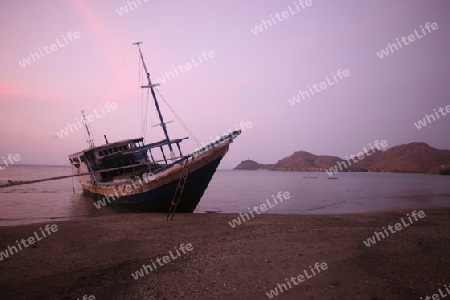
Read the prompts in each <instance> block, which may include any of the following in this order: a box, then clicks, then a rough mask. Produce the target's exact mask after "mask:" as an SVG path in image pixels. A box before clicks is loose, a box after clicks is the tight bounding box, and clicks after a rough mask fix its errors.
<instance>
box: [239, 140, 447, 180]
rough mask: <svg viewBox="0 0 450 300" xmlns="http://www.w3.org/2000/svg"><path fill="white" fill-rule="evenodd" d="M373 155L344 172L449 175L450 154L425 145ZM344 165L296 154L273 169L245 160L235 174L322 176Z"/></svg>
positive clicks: (332, 158) (334, 159)
mask: <svg viewBox="0 0 450 300" xmlns="http://www.w3.org/2000/svg"><path fill="white" fill-rule="evenodd" d="M370 154H371V155H370V156H367V155H365V156H364V159H362V160H358V162H357V163H354V162H352V163H351V166H350V164H349V165H348V166H347V168H343V169H344V170H342V171H347V172H368V171H370V172H401V173H433V174H450V150H440V149H436V148H433V147H430V146H429V145H428V144H426V143H410V144H406V145H399V146H395V147H392V148H390V149H388V150H386V151H376V152H374V153H370ZM355 155H356V153H355ZM355 160H357V159H355ZM341 161H344V162H345V160H343V159H342V158H339V157H337V156H326V155H315V154H312V153H309V152H305V151H297V152H294V153H293V154H292V155H290V156H288V157H285V158H283V159H281V160H279V161H278V162H277V163H275V164H273V165H271V164H259V163H257V162H256V161H253V160H245V161H242V162H241V163H240V164H239V165H238V166H237V167H236V168H234V170H271V171H322V172H323V171H325V170H328V169H329V168H332V167H335V166H336V164H337V162H341ZM339 171H341V170H339ZM342 171H341V172H342Z"/></svg>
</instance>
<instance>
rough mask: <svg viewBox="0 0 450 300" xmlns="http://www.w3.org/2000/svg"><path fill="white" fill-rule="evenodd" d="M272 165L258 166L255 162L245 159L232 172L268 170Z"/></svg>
mask: <svg viewBox="0 0 450 300" xmlns="http://www.w3.org/2000/svg"><path fill="white" fill-rule="evenodd" d="M272 166H273V165H262V164H258V163H257V162H256V161H253V160H250V159H247V160H243V161H242V162H241V163H240V164H238V165H237V166H236V167H235V168H234V169H233V170H253V171H254V170H270V169H271V168H272Z"/></svg>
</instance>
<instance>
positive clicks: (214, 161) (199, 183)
mask: <svg viewBox="0 0 450 300" xmlns="http://www.w3.org/2000/svg"><path fill="white" fill-rule="evenodd" d="M229 144H230V141H225V142H223V143H221V144H219V145H217V146H216V147H215V148H212V149H209V150H208V151H206V152H205V153H203V154H200V155H198V156H197V157H194V158H190V159H189V160H188V161H183V162H181V163H180V164H176V165H174V166H172V167H170V168H169V169H167V170H164V171H162V172H159V173H157V174H156V175H154V176H152V177H149V180H148V181H140V182H139V183H138V182H135V183H134V185H133V184H131V183H128V184H126V183H116V184H109V185H104V184H100V185H99V184H92V183H90V182H80V183H81V185H82V187H83V190H84V191H85V192H86V193H87V194H89V195H92V196H93V197H94V198H96V199H97V200H103V201H104V203H105V205H108V206H109V205H113V204H121V206H123V205H125V206H130V207H131V206H133V207H136V208H139V210H143V211H151V212H168V211H169V208H170V205H171V202H172V200H173V198H174V194H175V190H176V187H177V185H178V182H179V180H180V176H181V172H182V171H183V169H184V167H186V164H187V166H188V168H189V169H188V170H189V175H188V177H187V180H186V183H185V187H184V191H183V194H182V196H181V199H180V203H179V205H178V207H177V212H185V213H191V212H194V210H195V208H196V207H197V205H198V203H199V201H200V199H201V197H202V196H203V193H204V192H205V190H206V188H207V187H208V184H209V182H210V180H211V178H212V176H213V175H214V173H215V172H216V169H217V167H218V166H219V164H220V161H221V160H222V158H223V157H224V155H225V154H226V153H227V151H228V148H229ZM191 159H192V161H191ZM127 186H128V187H127ZM97 204H98V201H97ZM99 205H103V204H99ZM96 206H97V205H96Z"/></svg>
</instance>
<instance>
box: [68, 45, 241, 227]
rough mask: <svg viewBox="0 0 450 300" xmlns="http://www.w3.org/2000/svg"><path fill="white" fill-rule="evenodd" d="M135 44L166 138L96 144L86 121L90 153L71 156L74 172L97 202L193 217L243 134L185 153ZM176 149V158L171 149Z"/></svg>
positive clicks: (234, 132) (237, 133)
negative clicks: (170, 130)
mask: <svg viewBox="0 0 450 300" xmlns="http://www.w3.org/2000/svg"><path fill="white" fill-rule="evenodd" d="M135 45H137V47H138V49H139V55H140V60H141V62H142V65H143V70H144V71H145V76H146V77H147V81H148V85H145V86H142V88H148V89H150V92H151V94H152V97H153V100H154V105H155V108H156V111H157V113H158V116H159V121H160V124H158V125H160V126H161V128H162V130H163V133H164V136H165V139H163V140H161V141H158V142H153V143H149V144H145V143H144V138H143V137H141V138H134V139H127V140H123V141H119V142H114V143H108V140H107V139H106V136H105V142H106V144H104V145H101V146H96V145H95V144H94V142H93V140H92V139H91V134H90V131H89V127H88V125H87V122H86V121H85V122H84V125H85V129H86V132H87V137H88V138H87V142H88V144H89V149H86V150H82V151H80V152H76V153H73V154H71V155H69V160H70V163H71V165H72V174H73V175H76V176H77V178H78V180H79V182H80V184H81V186H82V188H83V190H84V192H85V193H87V194H89V195H92V196H93V197H94V198H96V199H101V198H103V199H104V200H107V201H108V203H114V204H125V205H133V206H143V207H145V208H146V211H151V212H166V213H169V214H172V217H173V214H175V211H176V212H184V213H192V212H194V210H195V208H196V207H197V204H198V203H199V201H200V199H201V198H202V196H203V193H204V192H205V190H206V188H207V187H208V184H209V182H210V180H211V178H212V177H213V175H214V173H215V172H216V169H217V167H218V166H219V163H220V161H221V160H222V158H223V157H224V156H225V154H226V153H227V151H228V149H229V146H230V143H232V142H233V140H234V139H235V138H236V137H237V136H238V135H239V134H240V133H241V131H240V130H237V131H233V132H230V133H229V134H227V135H224V136H222V137H221V138H220V139H219V140H217V141H215V142H213V143H210V144H208V145H206V146H204V147H203V148H201V149H199V150H197V151H195V152H193V153H191V154H187V155H183V153H182V151H181V147H180V143H181V142H182V141H183V140H184V139H187V137H185V138H180V139H170V138H169V134H168V130H167V127H166V123H165V122H164V118H163V115H162V114H161V111H160V108H159V103H158V99H157V97H156V95H155V90H154V87H155V86H158V85H159V84H153V83H152V82H151V80H150V74H149V73H148V71H147V67H146V65H145V62H144V57H143V55H142V52H141V48H140V46H139V45H140V43H135ZM83 119H84V120H85V117H84V114H83ZM118 126H120V124H118ZM188 132H189V131H188ZM197 142H198V141H197ZM198 144H199V143H198ZM174 146H176V148H177V149H178V154H175V152H174V151H173V150H174V148H175V147H174ZM167 152H168V153H167ZM156 154H158V156H160V159H159V160H158V159H155V156H156ZM169 155H170V156H169ZM169 157H170V158H169ZM104 203H106V202H104ZM106 204H107V203H106ZM168 218H169V215H168Z"/></svg>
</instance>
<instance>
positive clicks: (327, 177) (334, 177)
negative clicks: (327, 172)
mask: <svg viewBox="0 0 450 300" xmlns="http://www.w3.org/2000/svg"><path fill="white" fill-rule="evenodd" d="M327 179H338V178H337V177H327Z"/></svg>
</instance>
